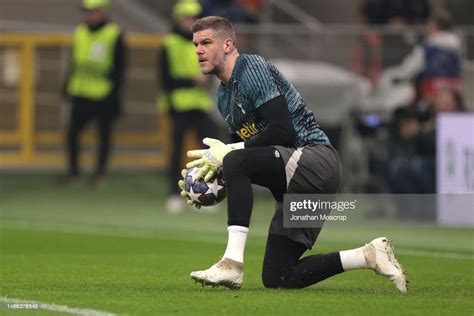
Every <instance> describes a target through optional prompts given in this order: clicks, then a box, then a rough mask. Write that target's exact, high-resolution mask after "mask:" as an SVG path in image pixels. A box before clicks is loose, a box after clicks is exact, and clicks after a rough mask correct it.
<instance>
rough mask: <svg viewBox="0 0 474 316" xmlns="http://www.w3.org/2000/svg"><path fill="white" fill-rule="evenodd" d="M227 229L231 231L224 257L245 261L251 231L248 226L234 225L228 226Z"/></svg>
mask: <svg viewBox="0 0 474 316" xmlns="http://www.w3.org/2000/svg"><path fill="white" fill-rule="evenodd" d="M227 231H228V232H229V237H228V239H227V248H226V250H225V253H224V256H223V258H229V259H232V260H234V261H237V262H244V250H245V243H246V241H247V234H248V232H249V229H248V227H244V226H237V225H233V226H229V227H227Z"/></svg>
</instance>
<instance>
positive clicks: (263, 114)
mask: <svg viewBox="0 0 474 316" xmlns="http://www.w3.org/2000/svg"><path fill="white" fill-rule="evenodd" d="M192 32H193V42H194V44H195V46H196V53H197V55H198V59H199V65H200V69H201V72H202V73H203V74H213V75H215V76H217V78H218V79H220V81H221V84H220V87H219V90H218V93H217V97H218V108H219V111H220V113H221V115H222V117H223V118H224V119H225V120H226V122H227V124H228V126H229V130H230V132H231V133H232V135H233V136H234V138H235V141H236V142H235V143H233V144H227V145H226V144H223V143H222V142H220V141H219V140H215V139H210V138H205V139H204V140H203V142H204V144H205V145H208V146H209V149H207V150H194V151H190V152H188V156H190V157H193V158H196V160H194V161H192V162H190V163H189V164H188V165H187V168H190V167H194V166H197V167H201V168H202V169H201V175H202V176H204V177H205V180H208V179H210V177H212V176H213V174H214V173H215V172H216V171H217V170H218V169H219V168H221V167H222V168H223V171H224V178H225V181H226V190H227V208H228V223H227V224H228V241H227V248H226V250H225V253H224V255H223V257H222V259H221V260H220V261H219V262H217V263H216V264H214V265H212V266H211V267H210V268H209V269H207V270H203V271H195V272H192V273H191V278H192V279H194V280H196V281H198V282H200V283H202V284H205V285H213V286H214V285H223V286H226V287H229V288H234V289H239V288H240V287H241V285H242V281H243V275H244V274H243V267H244V248H245V243H246V239H247V234H248V231H249V224H250V216H251V212H252V206H253V193H252V186H251V184H257V185H260V186H264V187H266V188H268V189H269V190H270V191H271V193H272V194H273V196H274V198H275V200H276V202H277V207H276V211H275V214H274V216H273V219H272V221H271V224H270V228H269V233H268V239H267V244H266V250H265V257H264V262H263V273H262V279H263V284H264V286H265V287H268V288H293V289H296V288H303V287H306V286H310V285H312V284H315V283H318V282H320V281H322V280H324V279H326V278H328V277H331V276H333V275H336V274H339V273H342V272H344V271H348V270H353V269H362V268H370V269H373V270H374V271H375V272H376V273H378V274H381V275H383V276H386V277H388V278H390V280H391V281H392V282H393V283H394V284H395V286H396V288H397V289H398V290H399V291H401V292H405V291H406V279H405V275H404V271H403V269H402V268H401V266H400V265H399V263H398V262H397V260H396V259H395V256H394V254H393V249H392V247H391V245H390V243H389V241H388V240H387V239H386V238H385V237H379V238H377V239H374V240H373V241H371V242H370V243H369V244H366V245H365V246H362V247H360V248H356V249H351V250H345V251H340V252H333V253H328V254H318V255H309V256H305V257H303V258H302V255H303V253H304V252H305V251H306V250H307V249H311V248H312V247H313V245H314V243H315V242H316V239H317V237H318V235H319V233H320V230H321V228H291V229H288V228H284V227H283V207H282V205H283V195H284V194H285V193H336V192H337V190H338V186H339V178H340V169H341V167H340V163H339V158H338V154H337V152H336V150H335V149H334V148H333V147H332V146H331V143H330V141H329V139H328V138H327V136H326V135H325V134H324V132H323V131H322V130H321V129H320V128H319V125H318V124H317V123H316V119H315V117H314V115H313V113H312V112H311V111H310V110H308V108H307V107H306V105H305V103H304V101H303V99H302V98H301V96H300V94H299V93H298V91H296V89H295V88H294V87H293V86H292V85H291V84H290V83H289V82H288V81H287V80H286V78H285V77H284V76H283V75H282V74H281V73H280V72H279V71H278V70H277V69H276V68H275V67H274V66H273V65H272V64H271V63H269V62H268V61H266V60H265V59H264V58H262V57H260V56H258V55H247V54H239V53H238V51H237V48H236V46H235V32H234V29H233V27H232V25H231V23H230V22H229V21H228V20H227V19H225V18H222V17H216V16H209V17H205V18H202V19H199V20H197V21H196V22H195V23H194V25H193V27H192ZM180 187H182V182H180ZM182 195H183V196H185V194H184V192H182ZM188 203H190V204H192V202H191V201H188Z"/></svg>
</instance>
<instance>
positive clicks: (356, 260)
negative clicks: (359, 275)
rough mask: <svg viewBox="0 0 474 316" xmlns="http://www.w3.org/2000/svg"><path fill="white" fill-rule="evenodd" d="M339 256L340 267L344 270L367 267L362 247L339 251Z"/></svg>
mask: <svg viewBox="0 0 474 316" xmlns="http://www.w3.org/2000/svg"><path fill="white" fill-rule="evenodd" d="M339 256H341V263H342V268H343V269H344V271H349V270H354V269H364V268H367V267H368V266H367V262H366V261H365V255H364V247H360V248H356V249H351V250H343V251H339Z"/></svg>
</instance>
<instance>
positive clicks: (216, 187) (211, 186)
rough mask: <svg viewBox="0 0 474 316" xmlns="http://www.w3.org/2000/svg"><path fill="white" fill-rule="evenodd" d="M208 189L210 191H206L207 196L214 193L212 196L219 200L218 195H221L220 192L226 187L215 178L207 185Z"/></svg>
mask: <svg viewBox="0 0 474 316" xmlns="http://www.w3.org/2000/svg"><path fill="white" fill-rule="evenodd" d="M207 187H208V189H207V191H206V194H207V193H210V192H212V194H214V196H215V197H216V198H217V195H218V194H219V190H220V189H222V188H223V187H224V186H222V185H219V182H218V181H217V178H215V179H214V181H213V182H212V183H207Z"/></svg>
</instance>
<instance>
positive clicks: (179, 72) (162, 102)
mask: <svg viewBox="0 0 474 316" xmlns="http://www.w3.org/2000/svg"><path fill="white" fill-rule="evenodd" d="M163 45H164V47H165V49H166V53H167V57H168V63H169V70H170V74H171V77H173V78H176V79H194V78H195V77H197V76H198V75H200V74H201V72H200V69H199V63H198V58H197V55H196V48H195V47H194V44H193V43H192V42H191V41H190V40H188V39H186V38H184V37H182V36H180V35H177V34H170V35H167V36H166V38H165V40H164V42H163ZM212 104H213V102H212V100H211V98H210V97H209V93H208V91H207V90H206V89H205V88H203V87H183V88H178V89H173V90H171V91H161V93H160V95H159V98H158V106H159V109H160V111H162V112H163V111H167V110H168V109H169V107H173V109H174V110H175V111H178V112H182V111H190V110H201V111H206V112H209V111H211V110H212Z"/></svg>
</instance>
